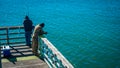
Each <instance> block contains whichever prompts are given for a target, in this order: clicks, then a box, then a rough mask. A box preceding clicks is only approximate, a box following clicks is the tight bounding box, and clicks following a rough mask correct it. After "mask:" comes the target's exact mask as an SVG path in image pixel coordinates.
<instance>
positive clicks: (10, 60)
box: [1, 45, 48, 68]
mask: <svg viewBox="0 0 120 68" xmlns="http://www.w3.org/2000/svg"><path fill="white" fill-rule="evenodd" d="M10 52H11V56H10V57H7V58H5V57H3V50H2V48H1V58H2V59H1V60H2V61H1V63H2V68H48V65H47V64H46V63H45V62H44V61H43V60H41V59H40V58H39V57H36V56H34V54H33V53H32V49H31V48H30V47H29V46H25V45H19V46H10Z"/></svg>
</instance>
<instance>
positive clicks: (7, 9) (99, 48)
mask: <svg viewBox="0 0 120 68" xmlns="http://www.w3.org/2000/svg"><path fill="white" fill-rule="evenodd" d="M25 15H28V16H29V17H30V19H31V20H32V21H33V23H34V25H37V24H39V23H42V22H44V23H45V28H44V30H45V31H47V32H48V35H46V37H47V38H48V39H49V40H50V41H51V42H52V43H53V45H54V46H55V47H57V49H58V50H59V51H60V52H61V53H62V54H63V55H64V56H65V57H66V58H67V59H68V60H69V61H70V63H72V65H73V66H74V67H75V68H120V0H0V27H3V26H20V25H23V20H24V17H25Z"/></svg>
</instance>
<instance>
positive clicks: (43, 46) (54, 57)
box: [39, 37, 74, 68]
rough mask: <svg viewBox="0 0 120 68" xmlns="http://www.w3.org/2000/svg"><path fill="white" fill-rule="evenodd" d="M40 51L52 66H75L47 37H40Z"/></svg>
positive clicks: (54, 67) (60, 67)
mask: <svg viewBox="0 0 120 68" xmlns="http://www.w3.org/2000/svg"><path fill="white" fill-rule="evenodd" d="M39 53H40V56H41V58H43V59H44V60H45V62H46V63H47V64H48V65H49V67H50V68H74V67H73V66H72V64H71V63H70V62H69V61H68V60H67V59H66V58H65V57H64V56H63V55H62V54H61V53H60V52H59V51H58V50H57V49H56V48H55V47H54V45H53V44H52V43H51V42H50V41H49V40H48V39H47V38H40V37H39Z"/></svg>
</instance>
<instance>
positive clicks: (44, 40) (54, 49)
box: [41, 38, 74, 68]
mask: <svg viewBox="0 0 120 68" xmlns="http://www.w3.org/2000/svg"><path fill="white" fill-rule="evenodd" d="M41 39H42V40H43V42H44V43H45V44H46V45H47V46H48V47H49V48H50V49H51V50H52V52H53V53H54V54H56V55H57V57H58V59H60V60H61V61H62V63H63V65H65V66H67V68H74V67H73V66H72V65H71V63H69V61H68V60H67V59H66V58H65V57H64V56H63V55H62V54H61V53H60V52H59V51H58V50H57V49H56V48H55V47H54V46H53V45H52V43H51V42H49V41H48V40H47V38H41Z"/></svg>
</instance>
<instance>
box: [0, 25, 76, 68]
mask: <svg viewBox="0 0 120 68" xmlns="http://www.w3.org/2000/svg"><path fill="white" fill-rule="evenodd" d="M24 34H25V32H24V27H23V26H12V27H0V47H1V48H0V49H1V50H0V51H1V52H0V55H1V56H0V65H1V67H0V68H74V67H73V66H72V64H71V63H70V62H69V61H68V60H67V59H66V58H65V57H64V56H63V55H62V54H61V53H60V52H59V51H58V49H57V48H56V47H54V45H53V44H52V43H51V42H50V41H49V40H48V39H47V38H44V37H38V39H39V48H38V52H39V56H35V55H34V54H33V53H32V49H31V48H30V47H29V46H27V45H26V44H25V43H26V42H25V35H24ZM3 46H10V53H11V56H10V57H7V58H6V57H4V56H3Z"/></svg>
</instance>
